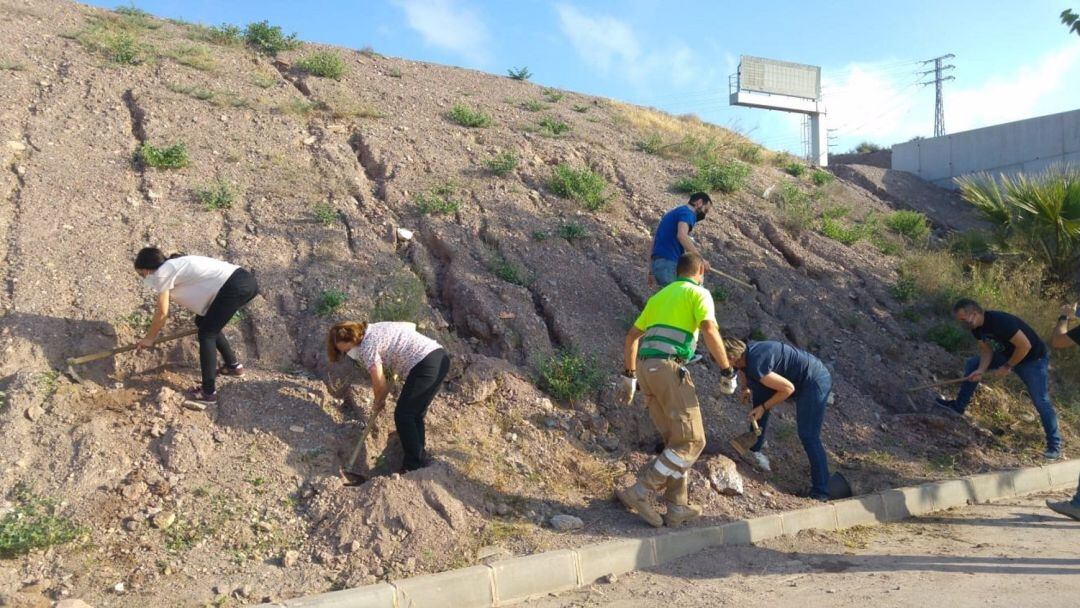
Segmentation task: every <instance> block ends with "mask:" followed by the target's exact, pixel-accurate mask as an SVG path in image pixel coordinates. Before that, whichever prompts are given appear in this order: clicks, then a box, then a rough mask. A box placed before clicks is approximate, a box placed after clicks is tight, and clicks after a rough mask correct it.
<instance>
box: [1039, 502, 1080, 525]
mask: <svg viewBox="0 0 1080 608" xmlns="http://www.w3.org/2000/svg"><path fill="white" fill-rule="evenodd" d="M1046 506H1048V507H1050V509H1051V510H1052V511H1054V512H1055V513H1061V514H1062V515H1064V516H1065V517H1071V518H1073V519H1075V520H1077V521H1080V506H1077V505H1074V504H1073V503H1071V502H1069V501H1066V500H1063V501H1061V502H1050V501H1049V500H1048V501H1046Z"/></svg>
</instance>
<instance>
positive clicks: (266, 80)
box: [251, 72, 278, 89]
mask: <svg viewBox="0 0 1080 608" xmlns="http://www.w3.org/2000/svg"><path fill="white" fill-rule="evenodd" d="M251 82H253V83H254V84H255V86H257V87H259V88H260V89H269V88H270V87H272V86H274V85H275V84H277V83H278V76H277V75H276V74H270V73H267V72H258V73H256V74H254V75H253V76H252V77H251Z"/></svg>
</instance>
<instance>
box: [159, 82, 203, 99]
mask: <svg viewBox="0 0 1080 608" xmlns="http://www.w3.org/2000/svg"><path fill="white" fill-rule="evenodd" d="M165 88H166V89H169V90H170V91H172V92H173V93H180V94H181V95H187V96H188V97H194V98H195V99H198V100H200V101H210V100H211V99H213V98H214V95H215V93H214V91H211V90H210V89H205V88H203V87H200V86H197V85H193V84H191V85H184V84H176V83H172V82H167V83H165Z"/></svg>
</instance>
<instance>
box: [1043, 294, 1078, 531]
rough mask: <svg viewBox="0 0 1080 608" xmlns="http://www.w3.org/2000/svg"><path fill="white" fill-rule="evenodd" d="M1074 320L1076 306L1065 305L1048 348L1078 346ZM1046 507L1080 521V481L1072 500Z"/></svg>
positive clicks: (1047, 503)
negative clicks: (1071, 322) (1070, 321)
mask: <svg viewBox="0 0 1080 608" xmlns="http://www.w3.org/2000/svg"><path fill="white" fill-rule="evenodd" d="M1075 318H1076V304H1066V305H1065V306H1062V307H1061V315H1060V316H1059V317H1058V322H1057V325H1055V326H1054V334H1053V335H1052V336H1051V337H1050V346H1052V347H1054V348H1068V347H1070V346H1076V345H1077V344H1080V325H1078V326H1076V327H1074V328H1072V329H1069V319H1075ZM1046 506H1048V507H1050V508H1051V509H1053V510H1054V511H1056V512H1058V513H1061V514H1062V515H1065V516H1066V517H1071V518H1073V519H1076V520H1080V481H1077V484H1076V494H1075V495H1074V496H1073V497H1072V500H1069V501H1064V500H1063V501H1061V502H1050V501H1049V500H1048V501H1046Z"/></svg>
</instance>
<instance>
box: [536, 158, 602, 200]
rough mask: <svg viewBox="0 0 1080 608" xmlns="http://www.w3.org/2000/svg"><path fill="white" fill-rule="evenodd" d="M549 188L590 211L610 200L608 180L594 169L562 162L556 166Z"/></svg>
mask: <svg viewBox="0 0 1080 608" xmlns="http://www.w3.org/2000/svg"><path fill="white" fill-rule="evenodd" d="M548 188H550V189H551V191H552V192H554V193H555V194H557V195H558V196H561V197H562V198H568V199H573V200H575V201H577V202H579V203H581V204H582V205H584V207H585V208H586V209H588V210H589V211H599V210H601V209H603V208H604V207H605V206H606V205H607V204H608V200H609V198H610V197H609V196H608V195H607V194H606V193H605V190H606V189H607V181H605V180H604V176H602V175H600V174H599V173H597V172H595V171H593V170H592V169H588V168H585V169H574V168H572V167H570V166H569V165H565V164H561V165H559V166H557V167H555V170H554V171H553V173H552V175H551V180H550V181H549V182H548Z"/></svg>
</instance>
